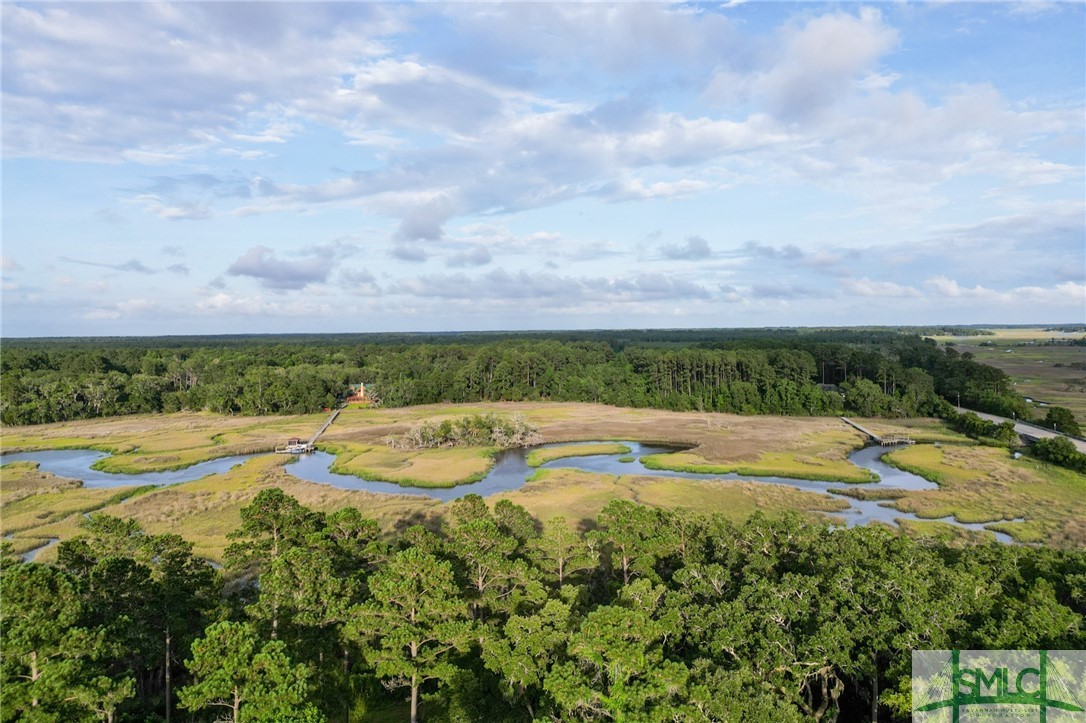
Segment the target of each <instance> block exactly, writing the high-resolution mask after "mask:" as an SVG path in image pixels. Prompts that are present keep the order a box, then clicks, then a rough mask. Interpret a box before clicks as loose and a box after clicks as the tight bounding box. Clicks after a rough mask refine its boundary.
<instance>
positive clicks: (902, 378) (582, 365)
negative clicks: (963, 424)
mask: <svg viewBox="0 0 1086 723" xmlns="http://www.w3.org/2000/svg"><path fill="white" fill-rule="evenodd" d="M358 382H364V383H365V384H366V387H367V389H370V390H372V391H373V392H374V393H375V394H377V395H378V396H379V398H380V400H381V403H382V404H384V405H386V406H393V407H398V406H407V405H415V404H429V403H439V402H453V403H456V402H476V401H528V400H553V401H572V402H598V403H604V404H611V405H616V406H626V407H649V408H658V409H670V410H679V411H690V410H700V411H720V412H732V413H738V414H778V415H837V414H841V413H844V412H848V413H853V414H858V415H862V416H887V417H907V416H914V415H921V416H933V415H938V416H946V415H947V414H948V413H949V412H950V411H951V410H950V409H949V405H948V402H950V403H955V404H956V403H957V402H958V401H959V400H960V402H961V404H962V405H964V406H967V407H969V408H971V409H975V410H978V411H987V412H992V413H995V414H1000V415H1003V416H1006V417H1011V416H1017V417H1018V418H1019V419H1030V418H1032V417H1033V416H1034V414H1035V412H1034V410H1033V408H1032V407H1031V406H1030V405H1029V404H1027V403H1026V402H1025V400H1023V399H1022V398H1021V397H1019V396H1018V395H1016V394H1015V393H1014V392H1013V387H1012V385H1011V384H1010V382H1009V380H1008V377H1007V376H1006V374H1004V373H1003V372H1002V371H1000V370H998V369H995V368H994V367H991V366H987V365H984V364H980V363H978V362H976V361H975V360H974V359H973V357H972V355H971V354H969V353H963V354H959V353H958V352H957V351H956V350H955V349H954V348H953V347H939V346H937V345H936V344H935V342H934V341H931V340H926V339H924V338H922V337H920V336H919V335H917V334H915V333H901V332H898V331H890V330H859V329H846V330H824V331H804V332H800V331H797V330H685V331H683V330H679V331H668V330H664V331H658V332H652V331H625V332H554V333H544V332H538V333H533V334H496V333H495V334H463V335H461V334H445V335H358V336H356V337H351V336H344V335H328V336H313V337H293V336H286V337H261V336H252V337H182V338H148V339H114V340H109V339H81V340H9V341H6V342H5V344H4V346H3V349H2V351H0V421H2V422H3V423H4V424H10V425H17V424H41V423H47V422H58V421H67V420H72V419H85V418H92V417H103V416H112V415H118V414H137V413H148V412H172V411H179V410H207V411H212V412H216V413H221V414H244V415H265V414H298V413H312V412H319V411H320V410H321V409H324V408H328V407H332V406H334V405H335V404H336V403H337V401H338V400H339V399H341V398H342V396H343V395H344V393H345V391H346V390H347V387H348V385H349V384H351V383H358ZM1071 421H1072V422H1073V421H1074V420H1073V418H1071Z"/></svg>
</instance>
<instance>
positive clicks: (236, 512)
mask: <svg viewBox="0 0 1086 723" xmlns="http://www.w3.org/2000/svg"><path fill="white" fill-rule="evenodd" d="M473 413H498V414H513V413H520V414H523V415H524V417H525V418H526V419H527V420H528V421H530V422H532V423H534V424H537V425H538V426H539V427H540V430H541V432H542V433H543V435H544V438H545V439H547V440H549V441H555V440H564V441H596V440H638V441H641V442H650V441H663V442H669V443H675V444H680V445H683V446H686V447H688V448H690V449H688V450H687V451H686V452H680V453H675V454H671V455H657V458H658V459H662V460H666V462H667V463H669V464H668V466H667V467H666V468H667V469H675V468H676V467H675V466H672V465H673V464H674V463H676V462H678V463H681V464H690V465H694V466H696V469H695V470H694V471H736V472H740V473H741V474H751V475H772V476H781V477H799V478H807V479H831V480H844V479H846V478H848V479H849V481H855V482H866V481H870V477H869V476H868V474H867V471H866V470H862V469H861V468H859V467H856V466H855V465H853V464H851V463H850V462H849V461H848V460H847V455H848V453H849V452H850V451H852V450H853V449H855V448H856V447H857V446H859V445H860V444H861V443H862V439H861V435H859V433H857V432H855V431H854V430H851V428H847V427H845V425H844V424H843V423H842V422H840V421H839V420H837V419H831V418H780V417H738V416H734V415H727V414H701V413H695V412H682V413H678V412H666V411H661V410H646V409H622V408H615V407H606V406H603V405H596V404H564V403H563V404H554V403H543V402H533V403H499V404H482V405H430V406H426V407H412V408H406V409H348V410H344V412H343V413H342V414H341V415H340V417H339V418H338V419H337V420H336V423H335V424H333V425H332V427H331V428H330V429H329V431H328V432H327V433H326V435H325V436H324V437H322V438H321V445H320V446H321V447H322V448H324V449H326V450H328V451H331V452H334V453H339V455H340V457H339V458H338V459H337V467H336V468H335V469H336V471H340V472H346V473H349V474H356V475H361V476H365V477H368V478H371V479H382V480H385V481H391V482H398V483H402V484H410V485H426V484H434V483H436V484H437V485H438V486H447V485H451V484H457V483H463V482H466V481H468V480H471V479H479V478H481V477H482V476H484V475H485V474H486V472H487V471H488V470H489V469H490V466H491V464H492V458H491V456H490V454H491V451H490V450H484V449H471V448H459V449H451V450H450V449H439V450H424V451H421V452H395V451H393V450H389V449H388V448H387V446H385V445H384V444H383V443H382V441H381V440H382V439H383V438H384V437H386V436H388V435H389V434H394V433H402V432H403V431H405V430H406V429H407V428H409V427H410V425H412V424H414V423H417V422H419V421H432V420H439V419H441V418H455V417H459V416H463V415H465V414H473ZM324 418H325V415H304V416H297V417H268V418H259V417H223V416H218V415H212V414H203V413H200V414H194V413H182V414H171V415H143V416H136V417H120V418H113V419H99V420H85V421H81V422H68V423H62V424H54V425H42V426H40V427H18V428H5V429H4V430H3V431H4V435H3V439H2V444H3V450H4V451H6V452H11V451H15V450H16V449H60V448H77V447H78V448H87V447H92V448H97V449H108V450H111V451H114V452H116V453H118V454H119V456H118V457H116V458H114V460H115V461H114V462H112V463H111V464H118V463H126V464H127V463H131V464H132V465H133V467H132V469H133V470H134V471H145V468H144V467H143V466H144V465H148V464H158V463H165V462H166V459H165V458H167V457H174V458H175V459H174V460H173V462H174V463H177V462H191V463H195V462H198V461H203V460H206V459H211V458H213V457H219V456H222V455H223V454H236V453H241V452H242V451H253V450H254V449H257V448H259V447H260V446H261V445H269V446H271V445H274V444H275V443H280V442H282V441H285V439H286V438H289V437H291V436H299V437H308V436H309V435H310V434H312V432H313V431H315V430H316V428H317V427H318V426H319V424H320V423H321V422H322V421H323V419H324ZM867 421H870V420H867ZM876 424H877V425H880V426H876ZM871 427H873V428H874V429H875V430H876V431H880V432H887V433H894V432H898V433H905V434H910V436H913V438H914V439H931V440H933V441H939V442H941V443H944V442H950V441H959V439H960V435H956V434H955V433H953V432H949V431H947V430H945V429H942V428H941V427H940V423H939V422H937V421H934V420H904V421H901V420H878V422H877V423H876V422H874V421H872V422H871ZM922 435H927V436H922ZM578 453H583V449H582V450H578ZM288 459H289V458H288V457H286V456H285V455H270V454H269V455H265V456H258V457H255V458H253V459H250V460H248V461H247V462H245V463H244V464H241V465H239V466H236V467H235V468H234V469H232V470H230V471H228V472H225V473H223V474H217V475H209V476H207V477H204V478H203V479H200V480H195V481H192V482H186V483H183V484H177V485H170V486H166V487H157V488H152V489H147V488H136V487H128V488H124V489H123V490H122V489H118V488H112V489H86V488H83V487H81V486H79V483H78V482H77V481H72V480H62V479H60V478H56V477H53V476H52V475H47V474H45V473H42V472H40V471H39V470H37V469H36V468H35V467H34V466H33V465H28V464H24V463H10V464H7V465H3V466H2V467H0V482H2V484H0V490H2V493H0V503H2V505H3V507H2V513H3V514H2V520H0V522H2V524H0V531H3V532H5V533H6V532H12V531H15V530H16V529H18V531H17V532H16V538H15V540H19V541H20V542H19V544H20V545H25V544H29V543H28V542H22V540H31V539H33V540H46V539H47V538H50V537H59V538H61V539H67V538H68V537H70V536H72V535H74V534H77V533H78V531H79V530H78V523H79V520H80V519H81V516H82V513H83V512H90V511H95V510H101V511H102V512H106V513H108V514H114V515H118V516H121V517H132V518H135V519H137V520H138V521H140V522H141V524H143V525H144V526H145V527H146V528H147V529H148V530H149V531H150V532H153V533H158V532H175V533H177V534H180V535H182V536H183V537H185V538H186V539H189V540H191V541H192V542H193V543H194V544H195V547H196V550H197V554H199V555H201V556H204V557H207V558H209V559H213V560H217V561H221V557H222V550H223V548H224V547H225V545H226V543H227V539H226V534H227V533H228V532H229V531H231V530H233V529H235V528H236V527H237V526H238V524H239V521H240V510H241V508H242V507H244V506H245V505H247V504H249V503H250V502H251V500H252V498H253V497H254V496H255V495H256V494H257V493H258V492H259V491H260V490H261V489H265V488H268V487H280V488H282V489H283V490H284V491H286V492H287V493H288V494H291V495H293V496H294V497H296V498H297V499H298V500H299V501H300V502H302V503H303V504H305V505H307V506H310V507H312V508H314V509H320V510H324V511H333V510H335V509H339V508H341V507H344V506H348V505H349V506H354V507H357V508H358V509H359V510H361V511H362V513H363V514H364V515H366V516H368V517H372V518H374V519H376V520H378V522H379V523H380V524H381V526H382V529H385V530H386V531H391V530H397V529H399V530H402V529H405V528H406V527H407V526H409V525H411V524H425V525H432V524H434V522H435V521H436V520H437V519H440V518H441V516H442V515H444V514H445V512H444V510H445V509H446V507H445V506H443V505H441V504H440V503H439V502H437V501H436V500H433V499H431V498H425V497H421V496H410V495H380V494H373V493H368V492H362V491H353V490H339V489H335V488H333V487H330V486H326V485H320V484H314V483H309V482H305V481H302V480H299V479H297V478H295V477H293V476H292V475H290V474H288V473H286V472H285V471H284V470H283V469H282V465H283V464H284V463H285V462H287V461H288ZM648 459H650V458H646V460H648ZM156 460H157V461H156ZM0 461H2V458H0ZM890 461H891V463H894V464H898V466H904V468H907V469H909V470H910V471H914V472H916V473H918V474H921V475H922V476H925V477H927V478H928V479H934V478H938V479H939V480H940V482H939V484H940V488H939V489H937V490H930V491H918V492H908V493H906V494H904V495H903V496H901V497H900V498H899V499H896V500H894V505H895V506H896V507H898V509H901V510H902V511H906V512H916V513H917V514H918V515H921V516H923V517H926V518H928V519H934V518H939V517H944V516H947V515H955V516H956V517H957V519H959V520H962V521H977V522H983V523H989V524H990V525H991V527H992V529H1000V530H1001V531H1005V532H1007V533H1008V534H1010V535H1012V536H1013V537H1014V538H1015V539H1016V540H1018V541H1021V542H1041V543H1043V544H1048V545H1054V546H1063V547H1077V548H1083V547H1086V476H1083V475H1079V474H1076V473H1073V472H1070V471H1067V470H1062V469H1059V468H1056V467H1052V466H1049V465H1045V464H1044V463H1041V462H1039V461H1037V460H1033V459H1029V458H1022V459H1020V460H1013V459H1011V457H1010V455H1009V453H1008V452H1007V450H1003V449H994V448H985V447H979V446H976V445H972V444H967V445H962V446H956V445H948V444H944V445H943V446H942V447H938V448H937V447H934V446H933V445H932V444H918V445H915V446H913V447H909V448H904V449H901V450H896V451H894V452H892V453H891V459H890ZM532 480H533V481H532V482H530V483H529V484H527V485H525V486H524V487H523V488H522V489H520V490H516V491H512V492H507V493H504V494H503V495H501V496H494V497H490V498H488V501H489V502H491V503H493V502H494V501H496V500H497V499H501V498H502V497H506V498H508V499H510V500H512V501H514V502H516V503H518V504H523V505H524V506H525V507H527V508H528V509H529V511H531V512H532V513H533V514H536V515H537V516H539V517H540V518H541V519H550V518H551V517H554V516H556V515H563V516H565V517H566V518H567V519H568V520H571V521H577V523H578V524H579V522H580V521H581V520H591V519H594V517H595V516H596V514H598V512H599V510H601V509H602V508H603V506H605V505H606V503H607V501H608V500H610V499H614V498H622V499H631V500H637V501H641V502H644V503H646V504H653V505H659V506H663V507H689V508H692V509H699V510H704V511H719V512H721V513H723V514H725V515H727V516H729V518H731V519H736V520H740V519H743V518H744V517H745V516H747V515H749V514H751V513H752V512H754V511H757V510H762V511H764V512H766V513H767V514H776V513H778V512H783V511H785V510H788V509H799V510H803V511H805V513H806V514H809V515H811V516H812V517H823V516H825V515H832V514H833V512H834V511H836V510H839V509H842V507H841V506H842V505H844V504H845V501H844V500H840V499H835V498H833V497H830V496H828V495H822V494H817V493H813V492H804V491H802V490H795V489H792V488H788V487H783V486H774V485H766V484H758V483H751V482H737V481H714V482H700V481H696V480H676V479H663V478H653V477H651V476H645V475H640V476H638V475H623V476H615V475H594V474H590V473H585V472H578V471H576V470H545V469H538V470H537V471H536V472H535V474H534V475H533V476H532ZM137 490H139V493H138V494H135V491H137ZM849 491H850V492H854V494H853V496H855V497H865V496H867V495H872V494H876V492H875V491H874V490H870V491H868V489H866V488H856V489H855V490H849ZM118 494H120V495H122V496H123V497H124V498H125V499H120V497H117V495H118ZM865 498H872V499H873V498H874V497H865ZM880 498H885V499H890V498H889V497H880ZM1019 517H1025V518H1026V521H1025V522H1010V521H1009V520H1013V519H1016V518H1019ZM932 524H933V525H936V526H935V527H932V528H930V529H935V530H939V529H940V528H939V527H938V523H932ZM942 524H945V523H942ZM13 542H14V540H13ZM31 549H32V548H31ZM55 550H56V548H55V547H52V548H49V549H47V550H45V551H44V552H43V553H42V554H41V557H40V558H39V559H40V560H41V561H43V562H46V561H49V560H51V559H55Z"/></svg>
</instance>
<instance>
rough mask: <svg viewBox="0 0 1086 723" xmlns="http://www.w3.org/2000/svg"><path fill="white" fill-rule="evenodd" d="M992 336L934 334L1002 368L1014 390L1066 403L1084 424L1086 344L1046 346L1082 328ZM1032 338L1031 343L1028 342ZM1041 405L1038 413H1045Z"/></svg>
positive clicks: (1015, 331)
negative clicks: (1013, 384)
mask: <svg viewBox="0 0 1086 723" xmlns="http://www.w3.org/2000/svg"><path fill="white" fill-rule="evenodd" d="M992 331H993V332H994V334H995V335H994V336H966V337H933V338H934V339H935V340H936V341H938V342H939V343H940V344H942V343H944V342H947V341H950V342H953V343H954V347H955V348H956V349H957V350H958V351H959V352H972V353H973V355H974V356H976V359H977V361H979V362H981V363H983V364H990V365H991V366H994V367H996V368H998V369H1002V370H1003V371H1004V372H1006V374H1007V375H1008V376H1009V377H1010V378H1011V379H1012V380H1013V381H1014V383H1015V390H1016V391H1017V392H1018V393H1019V394H1021V395H1022V396H1024V397H1029V398H1031V399H1033V400H1034V401H1035V402H1045V403H1047V404H1050V405H1056V406H1060V407H1067V408H1068V409H1070V410H1071V411H1072V412H1073V413H1074V415H1075V418H1076V419H1077V420H1078V422H1079V424H1083V425H1086V369H1082V368H1077V369H1076V368H1074V367H1073V366H1072V365H1073V364H1086V347H1082V346H1046V345H1045V342H1049V341H1068V340H1072V339H1081V338H1082V337H1083V336H1084V334H1083V333H1082V332H1075V333H1065V332H1054V331H1045V330H1044V329H1040V328H1038V329H993V330H992ZM1031 342H1032V343H1031ZM1044 413H1045V412H1044V407H1042V406H1040V405H1038V406H1037V414H1038V415H1039V416H1042V417H1043V416H1044Z"/></svg>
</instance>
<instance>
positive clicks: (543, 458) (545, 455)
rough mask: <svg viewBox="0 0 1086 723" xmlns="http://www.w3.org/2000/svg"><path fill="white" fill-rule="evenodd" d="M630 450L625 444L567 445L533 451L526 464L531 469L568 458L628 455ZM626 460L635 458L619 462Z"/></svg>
mask: <svg viewBox="0 0 1086 723" xmlns="http://www.w3.org/2000/svg"><path fill="white" fill-rule="evenodd" d="M630 451H631V450H630V448H629V447H628V446H627V445H625V444H606V443H600V444H566V445H562V446H560V447H548V448H546V449H533V450H532V451H531V452H529V453H528V457H527V458H526V459H525V462H526V463H527V465H528V466H529V467H539V466H540V465H543V464H546V463H547V462H553V461H554V460H556V459H564V458H566V457H590V456H594V455H604V454H628V453H629V452H630ZM623 459H625V460H626V461H628V462H632V461H633V459H634V458H633V457H623V458H622V459H620V460H619V461H620V462H621V461H622V460H623Z"/></svg>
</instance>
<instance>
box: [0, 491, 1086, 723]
mask: <svg viewBox="0 0 1086 723" xmlns="http://www.w3.org/2000/svg"><path fill="white" fill-rule="evenodd" d="M83 527H84V529H83V533H82V534H81V535H80V536H79V537H77V538H74V539H71V540H68V541H65V542H63V543H61V545H60V547H59V562H58V564H57V565H56V566H49V565H40V564H35V563H25V564H20V563H18V562H16V561H15V560H14V559H12V558H10V557H8V556H5V559H4V565H3V568H2V573H0V585H2V597H3V601H4V603H3V606H2V608H0V622H2V626H0V630H2V635H3V639H2V644H3V650H4V655H3V658H2V661H0V684H2V686H3V705H2V719H3V720H4V721H14V720H35V721H45V720H63V721H91V720H106V721H155V720H158V721H163V720H165V721H171V720H172V721H178V720H186V721H187V720H193V721H212V720H232V721H268V722H272V721H274V722H276V723H287V722H290V721H305V722H307V723H315V722H317V721H351V720H354V721H357V720H361V719H362V714H363V713H364V712H366V711H370V712H371V713H372V712H374V711H378V710H383V711H385V715H386V717H385V718H382V720H396V719H400V720H407V719H408V718H409V717H414V716H415V715H417V716H418V718H419V719H425V720H447V721H532V720H536V721H546V720H553V721H558V720H563V721H568V720H600V721H603V720H626V721H641V720H645V721H649V720H655V721H664V720H668V721H678V720H682V721H699V720H706V721H708V720H715V721H750V722H751V723H764V722H765V721H777V722H784V723H787V722H788V721H801V720H813V721H826V722H828V721H836V720H840V721H854V720H870V719H871V718H872V716H873V715H876V714H877V717H878V720H881V721H890V720H897V721H903V720H907V719H908V713H907V711H908V710H909V693H908V690H909V672H910V651H911V650H913V649H916V648H921V649H948V648H960V649H987V648H999V649H1002V648H1025V649H1037V648H1045V649H1082V648H1084V647H1086V627H1084V613H1086V552H1083V551H1068V550H1064V551H1057V550H1051V549H1043V548H1036V549H1035V548H1030V547H1022V546H1009V545H998V544H990V545H987V546H979V547H968V548H962V549H952V548H948V547H943V546H940V545H937V544H926V543H921V542H916V541H914V540H911V539H910V538H908V537H905V536H902V535H897V534H894V533H893V532H892V531H889V530H887V529H884V528H882V527H879V526H868V527H857V528H849V529H835V530H832V531H831V530H828V529H827V528H826V527H824V526H819V525H810V524H804V523H801V522H800V521H798V519H796V518H784V519H780V520H775V521H770V520H767V519H764V518H762V517H760V516H755V517H754V518H752V519H750V520H749V521H747V522H746V523H744V524H742V525H740V526H735V525H732V524H730V523H728V522H727V521H725V520H724V519H722V518H720V517H705V516H698V515H696V514H694V513H691V512H686V511H676V512H668V511H664V510H660V509H653V508H648V507H641V506H638V505H635V504H633V503H630V502H627V501H617V500H616V501H612V502H611V503H610V504H609V505H608V506H607V507H606V508H605V509H604V510H603V511H602V513H601V514H600V515H599V517H598V518H597V519H594V520H584V521H582V522H581V523H580V525H579V528H580V530H581V531H574V530H573V528H571V527H569V526H567V525H566V524H565V523H564V520H561V519H556V520H553V521H552V522H551V524H549V525H548V526H547V527H546V530H545V531H542V532H541V529H540V526H539V525H538V523H537V521H536V520H534V519H532V518H531V517H530V516H529V515H528V514H527V513H526V512H525V511H524V509H523V508H520V507H517V506H516V505H513V504H511V503H509V502H508V501H500V502H498V503H497V504H495V505H494V507H493V510H490V509H488V508H487V506H486V504H485V503H484V502H483V501H482V499H481V498H479V497H477V496H469V497H466V498H463V499H461V500H459V501H457V502H455V503H453V504H452V506H451V508H450V513H449V520H448V522H447V523H445V524H444V525H442V526H440V527H436V528H435V529H428V528H424V527H420V526H414V527H406V526H405V529H401V530H400V531H398V532H396V533H394V534H392V535H382V534H381V533H380V531H379V529H378V527H377V525H376V523H375V522H373V521H371V520H366V519H363V518H361V516H360V515H359V513H358V511H357V510H355V509H351V508H348V509H344V510H341V511H339V512H335V513H330V514H324V513H318V512H314V511H311V510H309V509H306V508H304V507H303V506H301V505H299V503H297V502H296V501H295V500H294V499H293V498H291V497H289V496H287V495H284V494H283V493H282V492H280V491H279V490H276V489H270V490H264V491H262V492H261V493H259V495H258V496H257V497H256V498H255V499H254V500H253V502H252V503H251V504H250V505H249V506H247V507H245V508H243V510H242V521H241V526H240V528H239V529H238V530H237V531H236V532H235V533H233V535H232V537H233V538H234V543H233V544H232V545H231V547H230V548H229V549H228V552H227V560H228V564H227V569H226V577H227V578H228V579H230V580H231V583H230V584H229V585H228V586H227V587H226V588H225V589H224V586H223V580H224V575H223V573H222V572H220V571H218V570H215V569H212V567H211V566H210V565H208V564H207V563H206V562H204V561H202V560H199V559H196V558H194V557H193V556H192V552H191V546H190V545H189V544H188V543H186V542H184V541H183V540H182V539H181V538H179V537H177V536H174V535H150V534H145V533H144V532H143V531H142V530H140V529H139V527H138V526H137V524H136V523H134V522H132V521H126V520H120V519H117V518H112V517H108V516H103V515H97V516H93V517H91V518H90V519H89V520H87V521H86V522H85V523H84V525H83ZM389 715H391V716H392V717H391V718H389V717H387V716H389Z"/></svg>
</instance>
